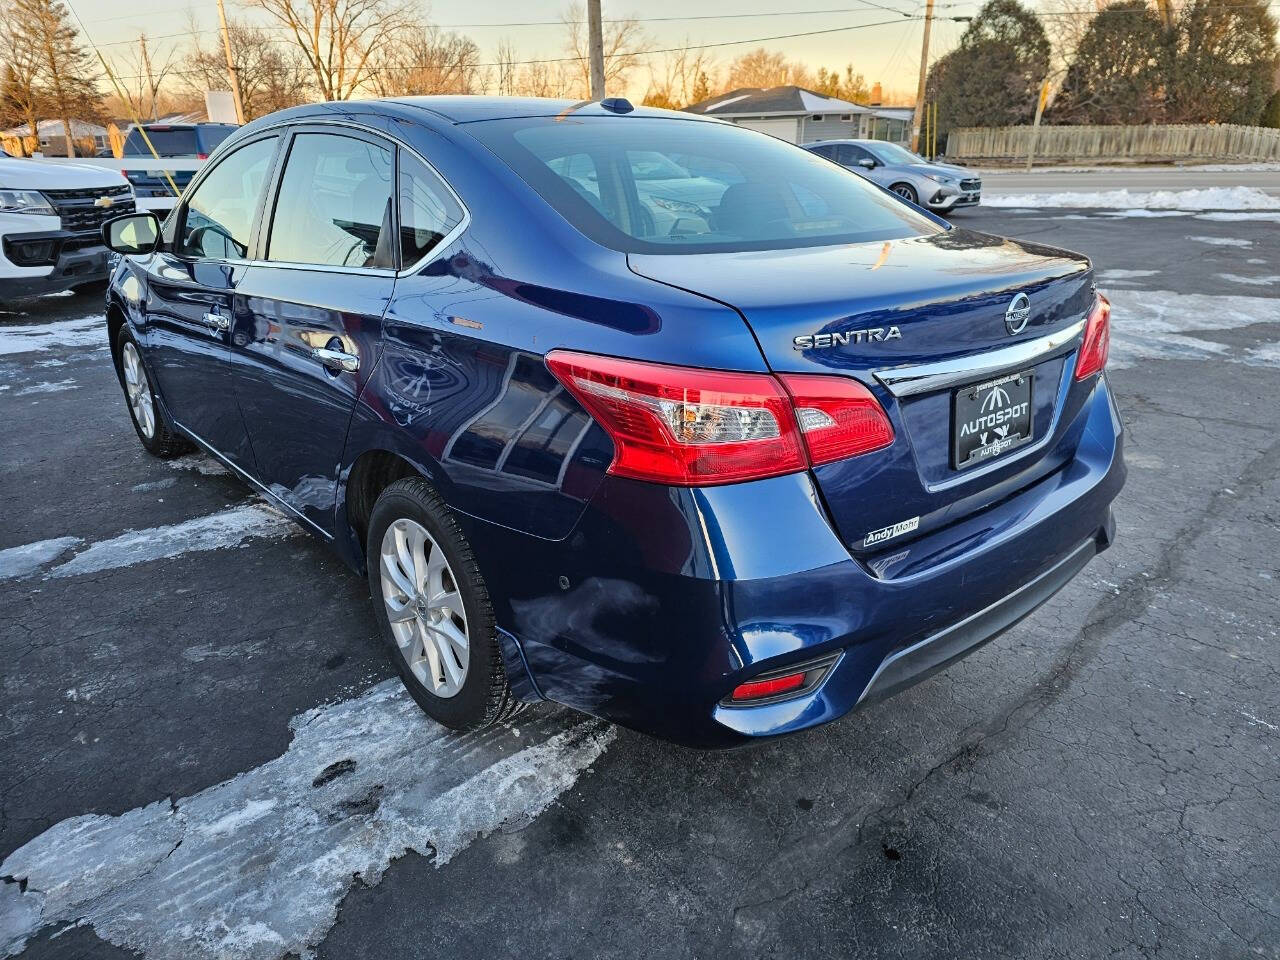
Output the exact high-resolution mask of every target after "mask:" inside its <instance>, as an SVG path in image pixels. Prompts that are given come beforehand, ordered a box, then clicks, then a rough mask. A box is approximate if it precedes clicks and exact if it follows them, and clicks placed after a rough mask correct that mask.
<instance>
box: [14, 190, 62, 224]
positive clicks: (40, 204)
mask: <svg viewBox="0 0 1280 960" xmlns="http://www.w3.org/2000/svg"><path fill="white" fill-rule="evenodd" d="M0 213H38V214H43V215H44V216H46V217H55V216H57V213H56V212H55V211H54V209H53V207H51V206H50V205H49V201H48V200H46V199H45V198H44V194H42V193H40V192H39V191H36V190H0Z"/></svg>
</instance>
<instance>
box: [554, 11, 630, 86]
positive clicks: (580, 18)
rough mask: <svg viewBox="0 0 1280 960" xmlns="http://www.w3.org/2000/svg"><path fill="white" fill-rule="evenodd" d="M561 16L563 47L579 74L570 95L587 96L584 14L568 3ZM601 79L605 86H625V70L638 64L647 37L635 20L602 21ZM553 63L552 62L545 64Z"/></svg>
mask: <svg viewBox="0 0 1280 960" xmlns="http://www.w3.org/2000/svg"><path fill="white" fill-rule="evenodd" d="M561 20H562V21H563V22H564V27H565V50H566V52H568V53H569V54H570V56H572V57H573V63H571V64H570V66H573V67H575V68H576V69H575V73H577V74H578V75H579V77H578V82H577V83H576V84H575V85H574V89H573V91H572V93H571V94H570V95H571V96H573V95H576V96H580V97H583V98H585V97H587V96H589V91H590V89H591V65H590V62H589V60H588V53H587V48H588V44H587V15H586V12H585V11H584V10H583V7H582V4H580V3H574V4H572V5H571V6H570V7H569V8H568V9H567V10H565V12H564V13H563V14H561ZM603 32H604V83H605V88H606V89H610V88H612V89H615V90H616V89H618V88H619V87H624V86H626V83H627V76H628V74H629V73H630V72H631V71H632V70H634V69H635V68H636V67H638V66H640V64H641V62H642V61H643V58H644V48H645V46H646V45H647V43H648V37H646V36H645V33H644V31H643V30H642V29H641V27H640V23H639V21H637V20H632V19H627V20H613V21H611V22H609V23H606V24H604V31H603ZM547 66H554V64H547Z"/></svg>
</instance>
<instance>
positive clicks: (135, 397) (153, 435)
mask: <svg viewBox="0 0 1280 960" xmlns="http://www.w3.org/2000/svg"><path fill="white" fill-rule="evenodd" d="M115 358H116V376H117V377H119V378H120V386H121V387H122V388H123V389H124V399H125V407H126V409H128V411H129V419H130V420H132V421H133V429H134V432H135V433H137V435H138V439H139V440H140V441H141V442H142V446H143V447H144V448H145V449H146V451H147V453H149V454H151V455H152V456H155V457H159V458H160V459H162V460H171V459H173V458H174V457H176V456H179V455H180V454H184V453H187V452H188V451H190V450H191V449H192V445H191V442H190V441H189V440H187V438H186V437H184V436H182V435H181V434H179V433H178V432H177V431H176V430H174V429H173V427H171V426H170V425H169V422H168V421H167V420H166V419H165V417H164V414H163V413H162V412H161V411H160V404H159V403H157V402H156V389H155V385H154V384H153V383H152V382H151V375H150V374H149V373H147V368H146V365H145V364H144V363H143V362H142V352H141V351H140V350H139V349H138V344H137V341H135V340H134V339H133V335H132V334H131V333H130V332H129V328H128V326H122V327H121V328H120V332H119V333H118V334H117V335H116V350H115Z"/></svg>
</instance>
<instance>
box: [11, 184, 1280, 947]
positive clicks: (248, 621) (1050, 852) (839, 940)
mask: <svg viewBox="0 0 1280 960" xmlns="http://www.w3.org/2000/svg"><path fill="white" fill-rule="evenodd" d="M1108 176H1110V175H1108ZM1273 176H1274V175H1273ZM1235 182H1236V183H1238V182H1240V181H1239V180H1238V179H1237V180H1236V181H1235ZM1018 189H1022V188H1021V187H1019V188H1018ZM1055 189H1057V188H1055ZM1278 220H1280V215H1277V214H1274V213H1273V214H1271V215H1269V217H1268V215H1252V216H1240V215H1234V216H1232V217H1231V218H1228V219H1225V220H1224V219H1221V218H1218V219H1215V218H1214V217H1213V216H1212V215H1206V214H1202V215H1192V214H1180V215H1161V216H1154V217H1152V216H1148V217H1137V216H1128V217H1124V216H1117V215H1115V214H1114V213H1107V212H1104V211H1063V210H1058V211H1052V210H1046V211H1036V212H1031V213H1026V212H1022V213H1010V212H1005V211H1000V210H986V209H981V208H980V209H978V210H975V211H972V212H969V213H966V214H962V215H960V216H958V217H957V218H956V222H957V223H959V224H961V225H964V226H968V227H972V228H974V229H980V230H985V231H989V232H993V233H1003V234H1008V235H1011V236H1017V237H1022V238H1028V239H1032V240H1036V241H1040V242H1043V243H1046V244H1055V245H1060V246H1065V247H1068V248H1071V249H1075V250H1080V251H1083V252H1085V253H1088V254H1089V255H1090V256H1091V257H1093V259H1094V262H1095V264H1096V266H1097V269H1098V271H1099V277H1100V283H1101V286H1102V287H1103V288H1104V289H1105V290H1107V291H1108V292H1109V293H1110V294H1111V295H1112V299H1113V302H1114V304H1115V314H1114V321H1113V322H1114V331H1115V332H1114V346H1113V365H1112V369H1111V371H1110V373H1109V374H1108V376H1109V378H1110V379H1111V382H1112V384H1113V386H1114V389H1115V391H1116V393H1117V395H1118V398H1119V402H1120V405H1121V409H1122V413H1123V416H1124V420H1125V424H1126V427H1127V430H1128V435H1127V444H1126V449H1127V454H1128V462H1129V466H1130V474H1129V480H1128V485H1127V487H1126V488H1125V491H1124V493H1123V494H1122V496H1121V498H1120V500H1119V501H1118V502H1117V505H1116V514H1117V520H1118V531H1119V532H1118V541H1117V544H1116V546H1115V547H1114V548H1113V549H1112V550H1110V551H1108V552H1107V553H1105V554H1103V555H1101V556H1100V557H1099V558H1098V559H1097V560H1096V561H1094V562H1093V563H1092V564H1091V565H1090V566H1089V567H1088V568H1087V569H1086V570H1085V571H1084V572H1083V573H1082V574H1081V575H1080V576H1079V577H1078V578H1077V579H1076V580H1075V581H1074V582H1073V583H1072V584H1070V585H1069V586H1068V587H1067V588H1066V589H1065V590H1064V591H1063V592H1062V593H1061V594H1059V595H1058V596H1057V597H1056V598H1055V599H1054V600H1053V601H1051V602H1050V603H1049V604H1048V605H1047V606H1045V607H1044V608H1042V609H1041V610H1039V611H1038V612H1037V613H1036V614H1034V615H1033V616H1032V617H1030V618H1029V619H1028V620H1026V621H1024V622H1023V623H1022V624H1020V625H1019V626H1018V627H1016V628H1015V629H1013V630H1012V631H1010V632H1009V633H1007V634H1006V635H1004V636H1003V637H1001V638H1000V639H998V640H996V641H995V642H993V643H991V644H989V645H988V646H987V647H985V648H983V649H982V650H980V651H979V652H977V653H976V654H975V655H973V656H972V657H970V658H968V659H967V660H965V661H962V662H961V663H959V664H956V665H954V666H953V667H951V668H950V669H948V670H947V671H945V672H944V673H942V674H939V675H937V676H935V677H933V678H931V679H930V680H928V681H926V682H925V683H923V684H920V685H918V686H916V687H914V688H912V689H910V690H908V691H907V692H905V693H903V694H901V695H899V696H898V697H895V698H893V699H891V700H888V701H885V702H883V703H879V704H877V705H875V706H873V707H871V708H869V709H867V710H865V711H863V712H860V713H856V714H853V715H851V716H849V717H847V718H845V719H844V720H843V721H840V722H838V723H835V724H833V725H829V726H827V727H824V728H821V729H818V730H815V731H811V732H808V733H805V734H802V735H798V736H794V737H790V738H787V739H783V740H779V741H774V742H770V743H766V744H762V745H760V746H757V747H753V748H750V749H743V750H738V751H732V752H727V753H700V752H694V751H689V750H684V749H680V748H677V747H673V746H670V745H668V744H666V743H661V742H657V741H654V740H651V739H648V738H646V737H644V736H642V735H640V734H636V733H633V732H630V731H627V730H622V729H616V728H613V727H610V726H608V725H606V724H603V723H601V722H598V721H591V720H587V719H584V718H581V717H578V716H576V715H573V714H570V713H568V712H567V711H564V710H562V709H559V708H556V707H553V706H550V705H547V706H539V707H535V708H531V709H530V710H529V711H526V712H525V713H524V714H523V715H521V716H520V717H519V718H517V720H516V721H515V722H514V723H513V724H512V725H511V726H509V727H506V728H503V729H499V730H496V731H492V732H489V733H486V734H478V735H477V734H471V735H466V736H455V735H451V734H445V733H444V732H442V731H441V730H440V729H439V728H437V727H434V726H433V725H432V724H430V723H429V722H428V721H426V720H425V719H423V718H422V717H421V716H420V715H418V714H417V713H416V712H415V711H414V710H413V709H412V708H411V706H410V705H409V703H408V701H407V698H405V697H404V696H403V694H401V693H400V692H399V688H398V685H397V684H396V681H394V680H391V679H390V678H392V676H393V671H392V669H391V667H390V666H389V665H388V663H387V662H386V660H385V659H384V654H383V652H382V649H381V647H380V645H379V644H378V642H377V638H376V636H375V632H374V631H375V628H374V623H373V619H372V616H371V613H370V607H369V600H368V595H367V590H366V585H365V583H364V582H363V581H362V580H361V579H360V578H358V577H355V576H353V575H351V574H350V573H348V572H347V571H346V570H345V569H344V568H343V567H342V566H341V565H340V564H339V563H338V562H337V560H335V559H334V558H332V557H331V555H330V554H329V552H328V551H327V549H326V548H325V547H324V546H322V545H321V544H320V543H319V542H317V541H315V540H313V539H311V538H309V537H308V536H306V535H305V534H302V533H300V532H297V531H296V529H295V528H293V527H292V526H291V525H289V524H287V523H284V522H283V521H281V520H280V519H279V518H278V517H276V516H275V515H274V514H272V513H271V512H270V511H267V510H266V509H265V508H264V507H263V505H262V503H261V501H260V500H258V499H257V498H255V497H254V495H253V494H251V493H250V491H249V490H248V489H247V488H245V487H244V486H243V485H241V484H240V483H238V482H237V481H235V480H234V479H232V478H231V477H229V476H227V475H225V474H224V473H222V472H220V471H219V470H217V468H216V467H215V466H214V465H213V464H212V463H211V462H209V461H208V460H207V459H205V458H202V457H189V458H185V459H184V460H182V461H178V462H177V463H176V465H175V464H167V463H163V462H161V461H158V460H154V459H152V458H150V457H148V456H147V455H146V454H145V453H144V452H143V451H142V449H141V448H140V446H139V445H138V443H137V441H136V439H135V438H134V436H133V433H132V430H131V428H130V426H129V420H128V415H127V413H126V411H125V406H124V403H123V400H122V397H121V394H120V389H119V386H118V384H117V382H116V380H115V377H114V374H113V372H112V370H111V367H110V363H109V357H108V353H107V351H106V342H105V337H104V336H103V334H102V331H101V327H100V326H99V325H98V324H97V323H95V322H94V320H93V319H92V318H93V317H94V316H95V315H96V314H98V313H99V312H100V298H98V297H95V296H68V297H59V298H50V299H46V300H43V301H40V302H39V303H37V304H35V305H33V306H29V307H28V308H25V309H11V310H10V312H8V313H6V314H3V315H0V450H2V451H3V457H0V663H3V665H4V666H3V670H2V677H3V696H4V708H3V711H2V713H0V861H3V863H2V865H0V875H3V880H2V882H0V954H3V953H5V951H6V949H8V950H10V951H13V952H18V953H20V955H21V956H23V957H24V958H30V960H36V958H72V957H90V958H94V960H97V958H117V957H134V956H145V957H149V958H154V957H181V958H183V960H196V958H206V957H219V958H222V957H245V958H258V957H261V958H267V957H278V956H281V955H286V954H287V955H291V956H293V955H302V954H303V953H304V952H305V951H306V950H307V949H313V950H314V955H315V956H316V957H319V958H325V960H329V958H333V960H338V958H344V960H345V958H363V957H395V958H416V957H467V958H482V957H512V956H518V957H522V958H541V957H547V958H552V957H554V958H567V957H575V958H587V957H609V958H613V957H618V958H624V957H626V958H629V957H636V956H644V957H652V958H665V957H673V958H675V957H682V958H683V957H772V956H777V957H786V958H795V957H802V958H809V957H814V958H818V957H824V958H825V957H852V956H858V957H875V958H880V957H893V958H899V957H900V958H932V957H938V958H943V957H946V958H955V957H965V958H969V957H973V958H978V957H982V958H989V957H1019V958H1025V957H1053V958H1056V957H1062V958H1068V957H1070V958H1080V957H1153V956H1157V955H1158V956H1169V957H1180V958H1190V957H1202V958H1241V957H1273V958H1274V957H1280V849H1278V848H1280V831H1278V830H1277V824H1280V762H1278V761H1280V684H1278V683H1277V681H1280V649H1278V645H1277V640H1278V639H1280V626H1278V622H1280V616H1277V613H1278V610H1280V599H1278V598H1280V587H1278V581H1280V508H1278V507H1277V504H1280V439H1278V438H1277V432H1276V421H1277V416H1278V415H1280V307H1278V306H1277V303H1278V302H1280V301H1278V300H1277V293H1280V229H1278V227H1277V221H1278ZM82 318H90V319H82ZM24 944H25V951H24V950H23V947H24Z"/></svg>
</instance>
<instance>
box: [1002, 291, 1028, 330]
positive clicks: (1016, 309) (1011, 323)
mask: <svg viewBox="0 0 1280 960" xmlns="http://www.w3.org/2000/svg"><path fill="white" fill-rule="evenodd" d="M1030 319H1031V298H1030V297H1028V296H1027V295H1026V294H1025V293H1020V294H1018V295H1017V296H1016V297H1014V298H1013V299H1012V300H1010V301H1009V309H1007V310H1006V311H1005V312H1004V325H1005V329H1007V330H1008V331H1009V333H1010V334H1018V333H1021V332H1022V331H1023V330H1025V329H1026V327H1027V321H1028V320H1030Z"/></svg>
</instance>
